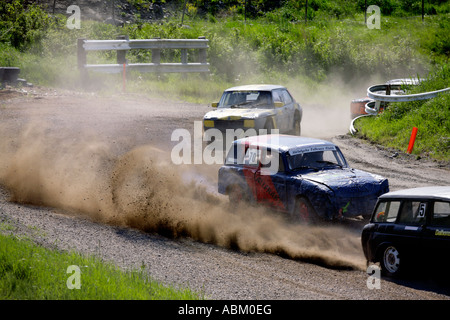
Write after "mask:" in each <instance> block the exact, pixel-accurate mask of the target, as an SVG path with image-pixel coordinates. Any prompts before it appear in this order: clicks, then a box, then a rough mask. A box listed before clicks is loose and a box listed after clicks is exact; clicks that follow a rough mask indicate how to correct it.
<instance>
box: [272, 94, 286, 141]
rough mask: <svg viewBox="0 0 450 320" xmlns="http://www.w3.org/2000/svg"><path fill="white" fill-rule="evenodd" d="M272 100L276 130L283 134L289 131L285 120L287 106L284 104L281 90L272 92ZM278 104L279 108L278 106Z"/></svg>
mask: <svg viewBox="0 0 450 320" xmlns="http://www.w3.org/2000/svg"><path fill="white" fill-rule="evenodd" d="M272 99H273V102H274V108H275V110H274V111H275V122H276V124H277V129H278V130H280V133H285V132H287V131H288V130H289V123H288V118H287V112H286V110H287V106H286V104H285V102H284V96H283V91H282V90H281V89H277V90H273V91H272ZM278 104H280V106H278Z"/></svg>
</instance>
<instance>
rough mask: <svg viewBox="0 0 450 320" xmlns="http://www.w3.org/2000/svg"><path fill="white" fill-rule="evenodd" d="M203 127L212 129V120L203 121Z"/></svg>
mask: <svg viewBox="0 0 450 320" xmlns="http://www.w3.org/2000/svg"><path fill="white" fill-rule="evenodd" d="M203 125H204V126H205V127H207V128H214V120H203Z"/></svg>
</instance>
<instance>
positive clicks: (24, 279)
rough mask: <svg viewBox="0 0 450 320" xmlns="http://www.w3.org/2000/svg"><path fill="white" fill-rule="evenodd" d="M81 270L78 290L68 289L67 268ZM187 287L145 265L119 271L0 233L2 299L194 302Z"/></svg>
mask: <svg viewBox="0 0 450 320" xmlns="http://www.w3.org/2000/svg"><path fill="white" fill-rule="evenodd" d="M72 265H75V266H78V267H79V268H80V271H81V272H80V284H81V287H80V289H69V288H68V287H67V280H68V278H69V277H70V276H71V275H72V273H67V270H68V267H69V266H72ZM201 298H202V297H201V296H200V295H199V294H197V293H194V292H192V291H191V290H189V289H175V288H173V287H168V286H164V285H162V284H160V283H158V282H156V281H154V280H152V279H151V278H150V277H149V276H148V271H147V270H146V268H145V266H144V265H143V266H141V268H140V269H139V270H131V271H122V270H120V269H119V268H118V267H116V266H114V265H112V264H110V263H106V262H102V261H101V260H100V259H99V258H96V257H94V256H90V257H85V256H82V255H80V254H77V253H62V252H58V251H54V250H49V249H46V248H43V247H40V246H36V245H34V244H32V243H31V242H30V241H26V240H18V239H17V238H15V237H12V236H4V235H1V234H0V299H1V300H6V299H8V300H9V299H14V300H16V299H18V300H45V299H50V300H79V299H87V300H124V299H127V300H128V299H132V300H140V299H151V300H172V299H173V300H184V299H189V300H198V299H201Z"/></svg>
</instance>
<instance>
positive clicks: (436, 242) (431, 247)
mask: <svg viewBox="0 0 450 320" xmlns="http://www.w3.org/2000/svg"><path fill="white" fill-rule="evenodd" d="M424 243H425V245H426V247H427V251H428V253H429V254H428V258H431V260H433V262H435V263H438V264H439V265H444V264H445V265H446V264H448V262H449V260H450V257H448V252H449V250H450V202H448V201H439V200H436V201H434V202H433V203H432V205H430V210H429V224H428V226H427V228H426V230H425V232H424Z"/></svg>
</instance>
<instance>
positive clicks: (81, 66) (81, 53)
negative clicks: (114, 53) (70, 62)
mask: <svg viewBox="0 0 450 320" xmlns="http://www.w3.org/2000/svg"><path fill="white" fill-rule="evenodd" d="M85 41H86V39H85V38H80V39H77V60H78V70H80V78H81V83H82V84H84V85H85V84H87V81H88V80H89V79H88V73H87V70H86V68H85V65H86V63H87V54H86V50H84V47H83V45H84V42H85Z"/></svg>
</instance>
